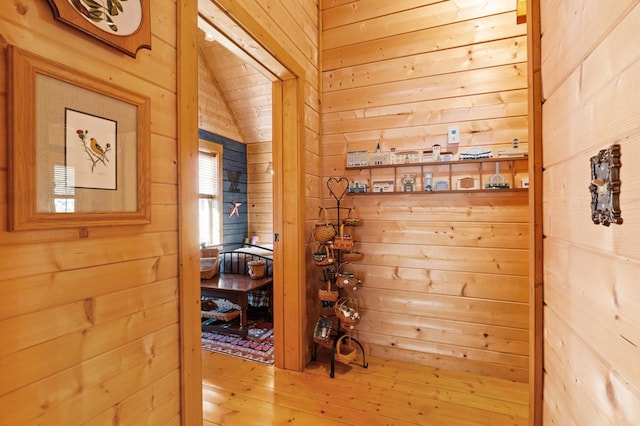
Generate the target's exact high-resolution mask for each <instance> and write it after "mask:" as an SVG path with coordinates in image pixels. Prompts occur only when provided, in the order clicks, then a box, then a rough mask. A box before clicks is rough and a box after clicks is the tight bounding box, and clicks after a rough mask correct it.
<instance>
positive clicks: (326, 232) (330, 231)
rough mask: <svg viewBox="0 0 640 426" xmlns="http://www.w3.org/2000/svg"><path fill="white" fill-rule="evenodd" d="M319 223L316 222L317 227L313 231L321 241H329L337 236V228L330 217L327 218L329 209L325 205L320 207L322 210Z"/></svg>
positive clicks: (315, 236) (319, 214)
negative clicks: (330, 220)
mask: <svg viewBox="0 0 640 426" xmlns="http://www.w3.org/2000/svg"><path fill="white" fill-rule="evenodd" d="M318 220H319V223H317V224H316V227H315V229H314V231H313V236H314V238H315V239H316V240H317V241H319V242H321V243H328V242H329V241H331V240H333V237H335V236H336V228H335V227H334V226H333V224H332V223H331V222H329V219H328V218H327V210H326V209H324V208H323V207H320V212H319V213H318Z"/></svg>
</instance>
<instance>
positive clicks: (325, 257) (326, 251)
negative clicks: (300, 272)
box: [313, 244, 336, 266]
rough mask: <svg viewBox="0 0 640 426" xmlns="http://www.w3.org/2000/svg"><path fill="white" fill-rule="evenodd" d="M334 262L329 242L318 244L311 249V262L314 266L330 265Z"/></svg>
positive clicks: (334, 258)
mask: <svg viewBox="0 0 640 426" xmlns="http://www.w3.org/2000/svg"><path fill="white" fill-rule="evenodd" d="M335 262H336V257H335V254H334V252H333V248H332V247H331V246H330V245H329V244H318V246H317V247H316V249H315V250H314V251H313V263H315V264H316V266H331V265H333V264H334V263H335Z"/></svg>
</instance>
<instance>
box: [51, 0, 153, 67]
mask: <svg viewBox="0 0 640 426" xmlns="http://www.w3.org/2000/svg"><path fill="white" fill-rule="evenodd" d="M47 1H48V2H49V5H50V6H51V9H52V10H53V16H54V18H55V19H57V20H59V21H61V22H64V23H65V24H68V25H71V26H72V27H75V28H77V29H79V30H80V31H82V32H84V33H85V34H89V35H90V36H92V37H95V38H97V39H98V40H101V41H103V42H104V43H106V44H108V45H110V46H113V47H115V48H116V49H118V50H120V51H121V52H124V53H126V54H127V55H129V56H131V57H133V58H135V57H136V54H137V52H138V50H140V49H142V48H145V49H151V23H150V22H151V21H150V10H149V3H150V0H104V1H99V2H98V1H95V0H47Z"/></svg>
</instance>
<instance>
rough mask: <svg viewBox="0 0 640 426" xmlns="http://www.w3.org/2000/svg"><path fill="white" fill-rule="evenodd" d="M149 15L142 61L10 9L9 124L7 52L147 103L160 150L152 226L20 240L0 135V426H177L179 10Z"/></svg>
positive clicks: (1, 83)
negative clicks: (53, 64) (11, 218)
mask: <svg viewBox="0 0 640 426" xmlns="http://www.w3.org/2000/svg"><path fill="white" fill-rule="evenodd" d="M151 3H152V9H153V16H152V17H151V31H152V47H153V48H152V50H141V51H140V52H138V55H137V58H136V59H134V58H131V57H129V56H127V55H124V54H122V53H120V52H118V51H117V50H115V49H113V48H110V47H108V46H107V45H105V44H103V43H101V42H99V41H97V40H95V39H94V38H91V37H89V36H86V35H85V34H83V33H81V32H79V31H77V30H75V29H72V28H71V27H69V26H67V25H64V24H62V23H60V22H57V21H54V19H53V15H52V12H51V9H50V8H49V6H48V4H47V2H46V1H39V0H38V1H36V0H21V1H19V2H13V1H10V2H7V1H4V2H0V40H1V41H2V43H1V44H2V46H1V48H0V70H1V71H0V105H1V106H0V122H1V123H6V122H7V121H6V120H7V115H6V108H5V105H6V100H7V99H6V94H7V91H6V85H7V80H6V73H5V70H6V65H7V63H6V55H5V53H6V48H5V47H6V46H5V45H4V43H8V44H12V45H15V46H17V47H19V48H21V49H24V50H27V51H30V52H33V53H35V54H37V55H40V56H44V57H47V58H49V59H51V60H54V61H58V62H60V63H63V64H68V65H70V66H73V67H74V68H76V69H78V70H79V72H83V73H87V74H90V75H93V76H95V78H99V79H103V80H109V81H111V82H112V83H114V84H117V85H121V86H123V87H124V88H126V89H128V90H132V91H135V92H138V93H140V94H142V95H146V96H149V97H150V98H151V147H152V150H151V184H152V187H151V202H152V206H151V209H152V212H151V218H152V221H151V223H150V224H149V225H145V226H112V227H107V228H99V227H96V228H89V229H88V236H87V237H86V238H84V237H83V236H82V235H81V234H80V233H79V231H78V229H67V230H56V229H50V230H45V231H38V232H11V233H10V232H7V227H6V224H7V192H6V191H7V167H8V164H7V157H6V152H7V140H6V133H5V132H4V131H3V132H0V194H1V196H0V223H2V226H0V259H1V260H0V264H1V265H2V266H1V269H2V276H1V277H0V334H1V335H2V344H1V345H0V413H1V414H0V418H1V419H2V420H0V423H2V424H6V425H14V424H20V425H23V424H49V425H51V424H71V423H76V424H80V423H87V424H116V423H119V424H125V423H126V424H150V423H152V424H179V422H180V412H181V402H180V396H181V395H180V358H179V354H180V338H179V327H178V321H179V320H178V257H177V254H178V243H177V241H178V229H177V221H178V218H177V216H178V206H177V169H176V164H177V157H176V156H177V154H176V153H177V147H176V146H177V141H176V137H177V136H176V135H177V131H176V129H177V122H176V116H177V111H176V81H175V75H176V24H175V22H176V3H175V2H173V1H156V0H153V1H152V2H151ZM150 70H152V71H150ZM2 127H3V128H4V124H3V125H2ZM17 136H18V138H19V137H20V135H17ZM18 143H20V141H18Z"/></svg>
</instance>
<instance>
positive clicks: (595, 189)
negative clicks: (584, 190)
mask: <svg viewBox="0 0 640 426" xmlns="http://www.w3.org/2000/svg"><path fill="white" fill-rule="evenodd" d="M590 164H591V185H589V191H590V192H591V220H592V221H593V223H595V224H596V225H597V224H602V225H604V226H609V225H610V224H612V223H615V224H618V225H620V224H621V223H622V217H620V214H621V211H620V183H621V182H620V145H618V144H615V145H611V146H610V147H609V148H608V149H603V150H600V152H598V155H596V156H593V157H591V159H590Z"/></svg>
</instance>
